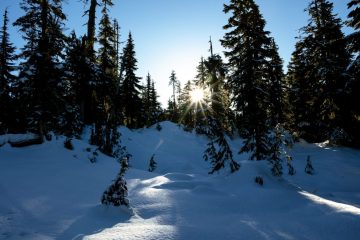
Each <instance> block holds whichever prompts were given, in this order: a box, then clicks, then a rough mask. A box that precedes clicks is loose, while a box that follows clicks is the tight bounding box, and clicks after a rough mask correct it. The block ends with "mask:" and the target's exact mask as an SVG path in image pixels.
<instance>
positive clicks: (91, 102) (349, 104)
mask: <svg viewBox="0 0 360 240" xmlns="http://www.w3.org/2000/svg"><path fill="white" fill-rule="evenodd" d="M64 2H65V1H62V0H43V1H37V0H22V1H21V9H22V10H23V15H22V16H21V17H19V18H18V19H16V21H15V22H14V23H12V24H11V23H9V19H8V10H7V9H5V10H4V14H3V24H2V26H1V30H0V38H1V39H0V41H1V42H0V43H1V45H0V103H1V104H0V134H6V133H24V132H32V133H35V134H37V135H38V136H39V141H44V140H45V139H49V138H50V136H51V135H50V133H56V134H61V135H65V136H67V137H68V138H69V139H70V138H74V137H79V136H80V134H81V132H82V130H83V128H84V126H91V130H92V134H91V138H90V139H89V141H90V143H91V144H93V145H96V146H98V148H99V150H100V151H102V152H103V153H105V154H108V155H111V156H114V155H117V154H119V151H120V150H119V149H122V150H123V148H120V147H119V146H120V133H119V132H118V126H121V125H124V126H127V127H129V128H131V129H136V128H142V127H148V126H151V125H153V124H156V123H158V122H159V121H163V120H170V121H173V122H177V123H180V124H183V126H185V128H186V129H187V130H194V129H195V130H196V132H197V133H199V134H206V135H207V136H208V137H209V139H210V140H209V144H208V148H207V149H206V150H205V152H204V159H205V160H208V161H210V162H211V164H212V170H211V171H210V173H212V172H214V171H217V170H219V169H221V168H223V167H225V165H226V164H228V165H229V167H230V170H231V171H236V170H238V169H239V167H240V165H239V164H238V163H236V162H235V161H234V160H233V155H232V152H231V150H230V147H229V145H228V143H227V138H228V136H234V135H235V134H238V135H240V136H241V137H242V138H243V139H244V143H243V145H242V146H239V152H251V155H250V157H251V159H256V160H262V159H268V160H270V162H271V163H272V171H273V173H274V175H281V174H282V167H281V161H283V160H284V159H285V161H286V162H287V164H288V166H289V173H290V172H291V156H288V155H287V153H286V146H287V145H289V144H290V141H289V140H288V137H289V136H292V137H295V139H299V138H303V139H305V140H307V141H309V142H322V141H325V140H329V141H330V143H332V144H340V145H348V146H357V147H358V146H360V79H359V76H360V70H359V69H360V68H359V67H360V56H359V51H360V35H359V34H360V31H359V27H360V0H351V1H349V2H348V3H347V6H348V9H349V14H348V19H347V20H346V22H342V21H341V20H340V19H339V18H338V17H337V15H336V14H335V13H334V12H333V4H332V3H331V1H328V0H311V1H309V4H308V7H307V8H306V12H307V13H308V17H309V18H308V24H307V25H306V26H304V27H303V28H301V29H300V35H299V36H298V38H297V43H296V46H295V51H294V52H293V54H292V58H291V61H290V63H289V65H288V71H287V73H286V74H285V73H284V70H283V69H284V68H283V61H282V59H281V58H280V56H279V54H278V46H277V44H276V42H275V39H274V38H273V37H271V32H270V31H268V30H266V21H265V19H264V18H263V16H262V15H261V13H260V10H259V7H258V6H257V5H256V3H255V2H254V0H230V1H229V3H228V4H224V9H223V10H224V12H225V13H227V14H228V15H229V19H228V22H227V23H226V25H225V26H224V29H225V31H226V33H225V35H224V36H223V38H222V39H221V40H220V41H221V44H222V46H223V47H224V48H225V52H224V56H225V59H223V58H222V57H221V55H220V54H217V53H214V52H213V49H212V43H211V40H210V51H209V52H210V54H209V56H207V57H204V58H201V59H200V61H199V64H198V66H194V67H197V75H196V76H194V79H193V80H190V81H188V82H187V83H186V84H185V85H184V86H183V87H181V86H180V82H179V80H178V79H177V76H176V72H175V71H173V72H171V73H169V85H170V87H171V89H172V92H173V94H172V97H171V98H170V99H169V102H168V106H167V108H165V109H163V108H162V107H161V105H160V103H159V101H158V92H157V90H156V88H155V82H154V80H153V79H152V77H151V75H150V74H148V75H147V76H146V77H145V83H142V81H141V77H139V76H137V74H136V71H137V59H136V56H135V44H134V39H133V38H132V35H131V33H129V34H128V36H127V41H126V43H125V46H124V47H123V49H120V42H121V41H120V26H119V23H118V21H117V20H116V19H111V17H110V16H109V11H110V8H111V7H112V6H113V4H114V1H113V0H84V4H85V7H86V11H85V13H84V14H85V15H86V16H87V24H86V27H87V33H86V34H85V35H83V36H77V35H76V32H75V31H72V32H71V33H70V34H69V35H66V34H65V30H64V29H65V27H66V26H65V22H66V15H65V13H64V12H63V10H62V4H64ZM69 4H71V3H69ZM344 4H346V3H344ZM99 11H100V12H99ZM96 16H100V21H99V23H98V24H96ZM344 24H346V25H347V26H349V27H352V28H353V33H351V34H350V35H348V36H346V35H344V33H343V32H342V27H343V25H344ZM11 25H12V26H11ZM10 27H16V28H17V29H18V30H19V31H20V32H21V36H22V38H23V39H24V40H25V44H24V46H22V47H21V48H20V49H19V50H18V51H17V49H16V48H15V46H14V44H13V43H11V42H10V36H9V33H8V32H9V31H8V29H9V28H10ZM95 43H96V44H95ZM95 46H96V47H95ZM97 46H98V47H97ZM199 89H200V90H199ZM194 90H198V91H202V93H201V94H204V96H203V97H201V98H200V99H198V100H197V101H194V99H192V92H193V91H194ZM158 128H159V130H160V128H161V127H160V126H159V125H158ZM120 152H121V151H120Z"/></svg>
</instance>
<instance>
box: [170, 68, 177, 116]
mask: <svg viewBox="0 0 360 240" xmlns="http://www.w3.org/2000/svg"><path fill="white" fill-rule="evenodd" d="M169 86H171V87H172V92H173V94H172V96H171V97H172V102H171V104H169V108H168V110H169V112H170V120H171V121H173V122H178V119H179V113H178V106H177V97H176V94H177V92H178V91H177V90H178V89H180V81H179V80H178V79H177V77H176V73H175V71H174V70H173V71H172V72H171V75H170V78H169ZM170 107H171V108H170Z"/></svg>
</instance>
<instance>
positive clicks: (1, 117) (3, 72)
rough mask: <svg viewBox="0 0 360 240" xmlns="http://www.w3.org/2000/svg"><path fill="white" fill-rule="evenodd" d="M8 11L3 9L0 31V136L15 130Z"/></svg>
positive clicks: (12, 52)
mask: <svg viewBox="0 0 360 240" xmlns="http://www.w3.org/2000/svg"><path fill="white" fill-rule="evenodd" d="M8 23H9V18H8V10H7V9H5V11H4V15H3V25H2V27H1V29H0V41H1V42H0V102H1V104H0V134H2V133H5V132H8V131H13V130H15V129H14V128H15V126H14V125H13V124H14V120H15V119H16V118H15V109H14V108H16V106H15V104H14V101H13V99H12V98H11V95H13V93H11V92H12V91H11V87H12V86H14V84H15V80H16V79H15V76H14V74H13V72H14V70H15V65H14V61H15V60H16V56H15V47H14V46H13V44H12V43H11V42H10V39H9V33H8Z"/></svg>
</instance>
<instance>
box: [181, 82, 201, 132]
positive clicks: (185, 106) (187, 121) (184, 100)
mask: <svg viewBox="0 0 360 240" xmlns="http://www.w3.org/2000/svg"><path fill="white" fill-rule="evenodd" d="M193 90H194V87H193V84H192V83H191V81H188V82H187V83H185V85H184V87H183V88H182V90H181V93H180V95H179V102H178V111H179V123H181V124H183V125H184V126H185V129H186V130H192V129H193V128H194V127H195V126H194V124H195V119H194V118H195V110H196V104H197V103H195V102H193V101H192V98H191V92H192V91H193Z"/></svg>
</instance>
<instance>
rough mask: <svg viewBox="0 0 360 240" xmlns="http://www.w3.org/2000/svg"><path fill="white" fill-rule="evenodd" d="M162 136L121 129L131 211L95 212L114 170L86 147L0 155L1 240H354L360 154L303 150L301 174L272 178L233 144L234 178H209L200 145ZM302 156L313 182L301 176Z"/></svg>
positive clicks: (358, 223) (171, 127) (58, 142)
mask: <svg viewBox="0 0 360 240" xmlns="http://www.w3.org/2000/svg"><path fill="white" fill-rule="evenodd" d="M161 126H162V130H161V131H157V130H156V129H155V128H149V129H141V130H137V131H130V130H128V129H126V128H121V133H122V143H123V144H124V145H126V146H127V149H128V151H129V152H130V153H131V154H132V155H133V157H132V158H131V159H130V165H131V169H130V170H129V171H128V172H127V174H126V179H127V182H128V188H129V197H128V198H129V200H130V205H131V207H132V210H131V211H128V210H126V209H123V208H113V207H105V206H101V205H100V198H101V195H102V193H103V191H104V190H105V189H106V188H107V187H108V186H109V185H110V183H111V181H112V180H113V179H114V178H115V176H116V174H117V173H118V170H119V164H118V163H117V162H116V161H115V160H114V159H112V158H109V157H106V156H104V155H102V154H99V156H98V157H97V162H96V163H91V162H90V160H89V158H91V157H92V152H93V151H94V150H95V149H94V148H93V147H91V146H89V145H88V144H87V143H86V141H80V140H74V141H73V144H74V147H75V149H74V150H72V151H71V150H67V149H65V148H64V146H63V142H64V138H61V137H59V138H58V139H54V140H53V141H51V142H46V143H44V144H42V145H34V146H30V147H25V148H12V147H11V146H10V145H9V144H5V145H4V146H2V147H0V239H64V240H65V239H126V240H132V239H139V240H140V239H186V240H191V239H194V240H195V239H286V240H291V239H349V240H352V239H354V240H357V239H359V236H360V184H359V181H360V151H358V150H353V149H348V148H327V147H323V146H321V145H313V144H307V143H304V142H301V143H298V144H296V145H295V147H294V148H293V150H292V151H291V154H292V156H293V157H294V167H295V169H296V171H297V173H296V174H295V175H294V176H288V175H287V174H284V176H283V177H282V178H276V177H273V176H272V175H271V173H270V168H269V166H268V163H267V162H266V161H260V162H255V161H248V160H247V158H248V156H245V155H237V154H235V153H236V152H237V150H238V148H239V146H240V144H241V141H240V139H235V140H233V141H232V142H231V143H230V145H231V146H232V149H233V151H234V157H235V160H236V161H238V162H239V163H240V164H241V168H240V170H239V171H238V172H236V173H234V174H229V173H228V171H227V170H222V171H221V172H220V173H219V174H217V173H215V174H214V175H209V174H207V173H208V171H209V170H210V164H209V163H207V162H205V161H204V160H203V159H202V155H203V151H204V149H205V147H206V143H207V140H206V138H205V137H203V136H197V135H195V134H193V133H189V132H184V131H183V130H182V129H181V128H180V127H178V126H177V125H175V124H173V123H170V122H163V123H161ZM3 139H4V138H3ZM153 154H155V160H156V162H157V169H156V170H155V172H153V173H149V172H148V171H147V169H148V165H149V160H150V158H151V156H152V155H153ZM308 155H310V156H311V160H312V162H313V166H314V168H315V174H314V175H308V174H306V173H305V172H304V168H305V164H306V158H307V156H308ZM256 176H262V177H263V179H264V185H263V186H260V185H258V184H256V183H255V182H254V178H255V177H256Z"/></svg>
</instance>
